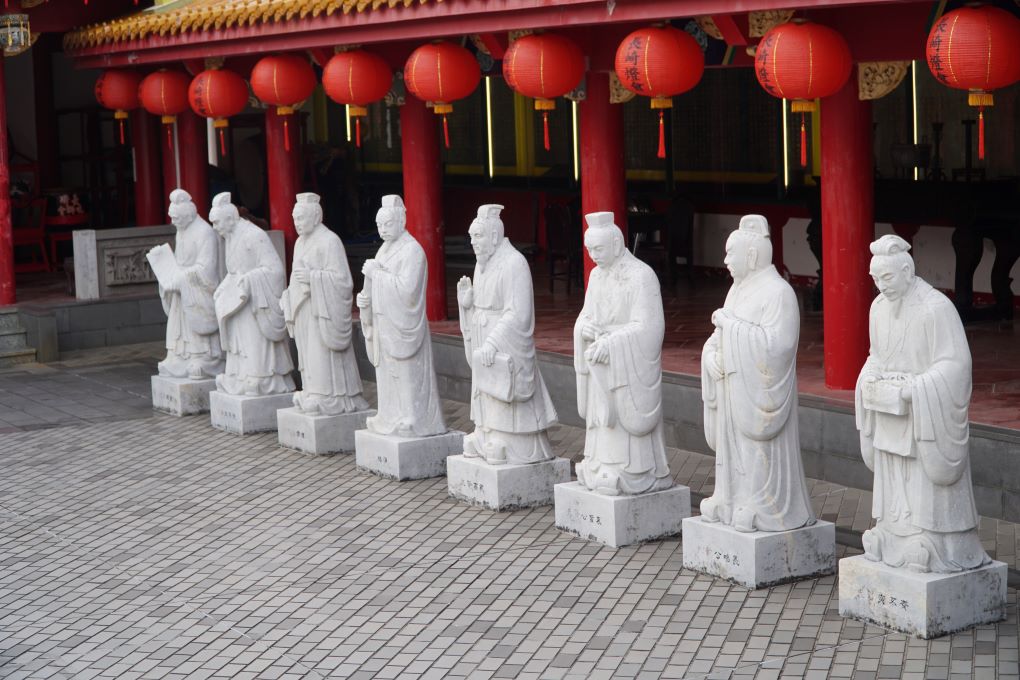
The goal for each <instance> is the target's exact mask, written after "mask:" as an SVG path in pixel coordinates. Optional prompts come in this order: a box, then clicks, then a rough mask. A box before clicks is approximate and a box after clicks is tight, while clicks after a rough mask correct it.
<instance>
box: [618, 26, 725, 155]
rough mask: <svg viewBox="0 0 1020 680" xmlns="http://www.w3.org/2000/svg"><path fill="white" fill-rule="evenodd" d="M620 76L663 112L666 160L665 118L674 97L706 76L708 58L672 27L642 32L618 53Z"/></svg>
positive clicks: (662, 141) (661, 138)
mask: <svg viewBox="0 0 1020 680" xmlns="http://www.w3.org/2000/svg"><path fill="white" fill-rule="evenodd" d="M615 66H616V75H617V77H618V78H619V79H620V83H621V84H622V85H623V86H624V87H625V88H627V89H628V90H630V91H631V92H634V93H635V94H640V95H644V96H645V97H651V98H652V100H651V107H652V108H653V109H656V110H658V112H659V152H658V156H659V158H665V157H666V135H665V131H664V124H663V114H664V112H665V110H666V109H670V108H673V99H672V98H673V97H674V96H676V95H678V94H683V93H684V92H687V91H688V90H690V89H691V88H693V87H694V86H695V85H697V84H698V82H699V81H700V80H701V76H702V74H703V73H704V72H705V55H704V54H703V53H702V51H701V47H699V46H698V41H697V40H695V39H694V38H693V37H691V35H690V34H689V33H686V32H684V31H681V30H679V29H676V28H673V27H672V26H649V27H647V28H640V29H638V30H636V31H634V32H633V33H631V34H630V35H628V36H627V37H626V38H624V40H623V42H622V43H620V46H619V47H618V48H617V49H616V64H615Z"/></svg>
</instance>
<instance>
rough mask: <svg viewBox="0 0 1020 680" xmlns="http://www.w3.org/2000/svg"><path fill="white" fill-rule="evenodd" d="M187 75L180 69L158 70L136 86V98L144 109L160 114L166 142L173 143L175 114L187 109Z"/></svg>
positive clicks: (170, 144)
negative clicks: (164, 128)
mask: <svg viewBox="0 0 1020 680" xmlns="http://www.w3.org/2000/svg"><path fill="white" fill-rule="evenodd" d="M188 85H189V81H188V76H186V75H185V74H184V73H181V72H180V71H166V70H160V71H156V72H155V73H150V74H149V75H147V76H145V78H144V79H143V80H142V84H141V85H139V86H138V98H139V99H140V100H141V101H142V106H143V107H145V110H146V111H148V112H149V113H151V114H152V115H154V116H160V117H161V120H162V122H163V124H164V125H166V126H167V128H166V135H167V136H166V139H167V144H168V145H169V146H170V147H173V145H174V141H173V140H174V137H173V127H172V126H173V124H174V123H176V122H177V114H178V113H184V112H185V111H187V110H188Z"/></svg>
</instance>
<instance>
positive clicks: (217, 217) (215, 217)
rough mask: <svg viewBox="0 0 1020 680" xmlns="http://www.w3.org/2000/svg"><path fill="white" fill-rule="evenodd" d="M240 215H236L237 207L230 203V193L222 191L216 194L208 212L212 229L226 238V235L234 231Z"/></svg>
mask: <svg viewBox="0 0 1020 680" xmlns="http://www.w3.org/2000/svg"><path fill="white" fill-rule="evenodd" d="M238 219H240V215H238V213H237V206H235V205H234V204H233V203H231V202H230V192H229V191H224V192H223V193H222V194H216V196H215V197H214V198H213V200H212V208H211V209H210V210H209V220H210V221H211V222H212V225H213V229H215V230H216V233H217V234H219V235H220V236H223V237H224V238H226V236H227V234H230V233H231V232H233V231H234V227H236V226H237V220H238Z"/></svg>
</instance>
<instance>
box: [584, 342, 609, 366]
mask: <svg viewBox="0 0 1020 680" xmlns="http://www.w3.org/2000/svg"><path fill="white" fill-rule="evenodd" d="M584 358H585V359H587V360H588V362H589V363H592V364H605V363H608V362H609V346H608V345H607V343H606V341H605V340H596V341H595V342H593V343H592V344H591V346H590V347H589V348H588V349H587V350H585V352H584Z"/></svg>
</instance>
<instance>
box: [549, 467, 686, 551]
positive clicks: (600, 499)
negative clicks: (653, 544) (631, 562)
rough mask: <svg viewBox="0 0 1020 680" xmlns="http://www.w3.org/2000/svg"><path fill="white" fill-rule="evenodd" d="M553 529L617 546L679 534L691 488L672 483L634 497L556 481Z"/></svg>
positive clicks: (575, 483) (574, 483) (576, 483)
mask: <svg viewBox="0 0 1020 680" xmlns="http://www.w3.org/2000/svg"><path fill="white" fill-rule="evenodd" d="M555 496H556V503H555V504H556V528H557V529H559V530H560V531H566V532H568V533H571V534H575V535H577V536H580V537H581V538H583V539H585V540H588V541H597V542H599V543H605V544H606V545H608V546H610V547H613V548H619V547H620V546H624V545H631V544H632V543H641V542H642V541H654V540H656V539H659V538H665V537H667V536H676V535H677V534H679V533H680V530H681V522H682V521H683V519H684V518H685V517H690V515H691V490H690V489H689V488H687V487H686V486H674V487H670V488H669V489H665V490H663V491H653V492H652V493H643V494H639V495H637V496H624V495H621V496H605V495H603V494H599V493H595V492H594V491H589V490H588V489H586V488H585V487H583V486H582V485H581V484H580V483H578V482H569V483H567V484H557V485H556V488H555Z"/></svg>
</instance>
